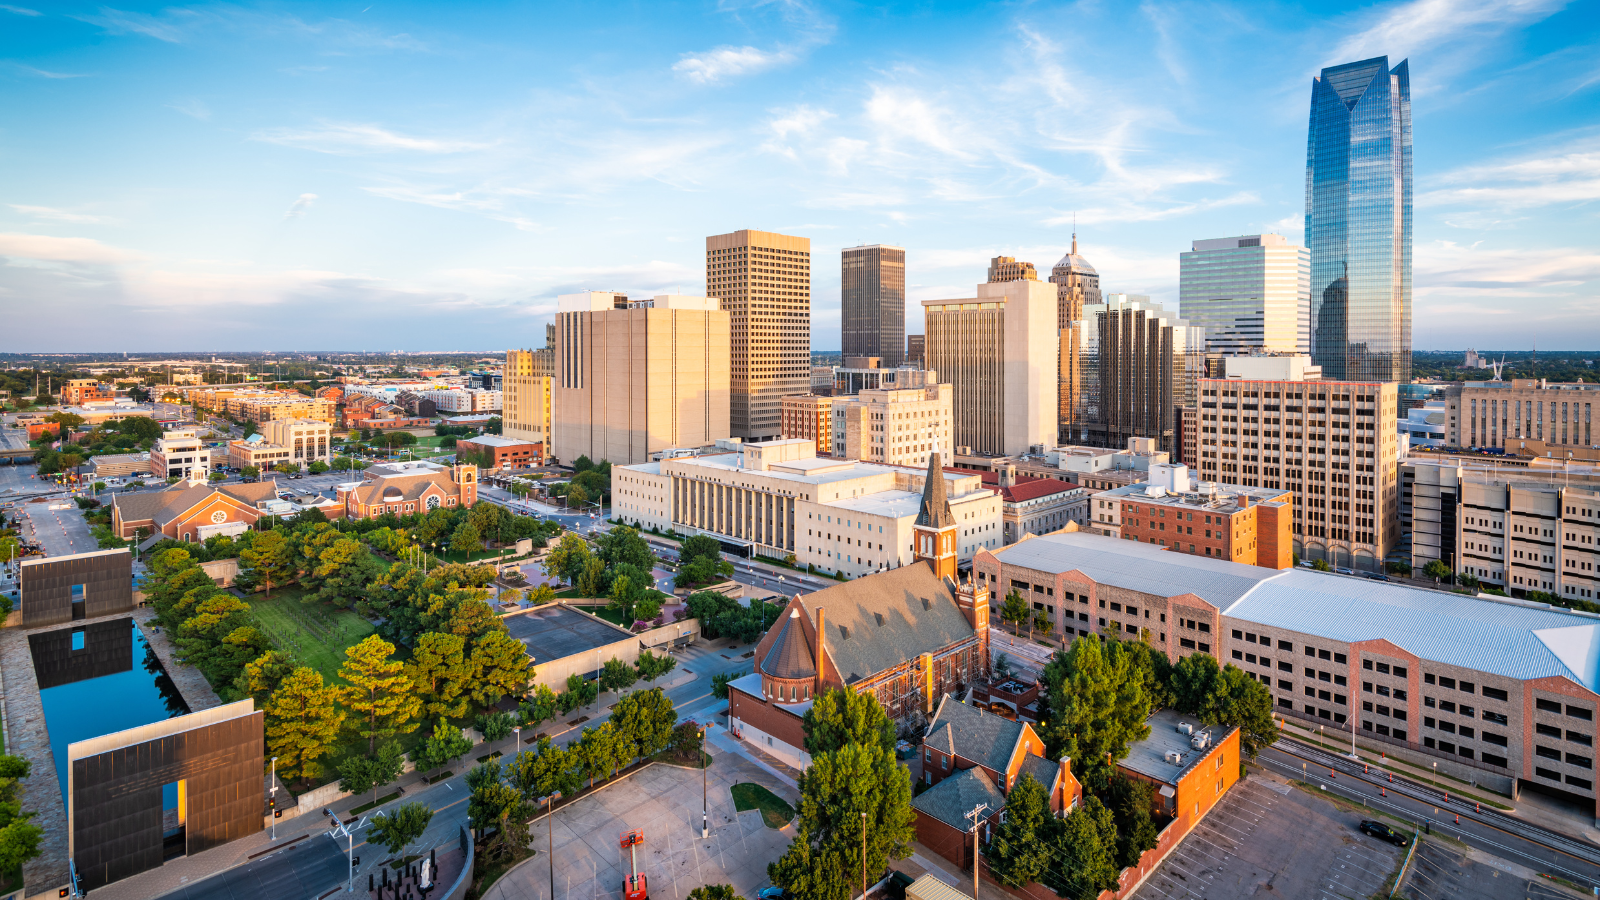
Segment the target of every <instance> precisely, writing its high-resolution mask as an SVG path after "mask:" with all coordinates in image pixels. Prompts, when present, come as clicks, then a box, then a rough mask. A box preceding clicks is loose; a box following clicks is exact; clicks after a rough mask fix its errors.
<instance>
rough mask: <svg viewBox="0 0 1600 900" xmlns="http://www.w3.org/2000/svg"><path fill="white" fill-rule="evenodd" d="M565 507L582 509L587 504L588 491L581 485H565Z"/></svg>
mask: <svg viewBox="0 0 1600 900" xmlns="http://www.w3.org/2000/svg"><path fill="white" fill-rule="evenodd" d="M566 496H567V507H568V508H569V509H580V510H581V509H583V508H584V507H585V506H588V505H589V492H588V491H586V490H584V489H583V485H581V484H577V483H573V484H570V485H568V486H567V495H566Z"/></svg>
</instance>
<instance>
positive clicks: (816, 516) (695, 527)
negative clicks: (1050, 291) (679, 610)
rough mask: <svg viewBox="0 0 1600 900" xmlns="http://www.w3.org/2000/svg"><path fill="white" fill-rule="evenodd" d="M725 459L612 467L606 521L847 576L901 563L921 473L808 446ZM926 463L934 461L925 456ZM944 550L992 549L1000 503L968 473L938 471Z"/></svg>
mask: <svg viewBox="0 0 1600 900" xmlns="http://www.w3.org/2000/svg"><path fill="white" fill-rule="evenodd" d="M721 446H722V448H724V449H726V450H727V451H728V452H726V453H721V454H713V455H706V456H692V457H679V458H668V459H663V460H661V461H660V462H655V463H649V464H646V465H636V466H626V467H618V468H613V469H612V475H611V478H612V483H613V485H615V487H616V494H617V499H616V501H615V503H614V506H613V509H614V510H615V512H614V515H616V516H618V517H620V518H622V519H626V520H627V521H629V522H630V523H635V522H636V523H638V524H639V525H640V526H641V527H643V528H649V527H652V526H654V527H657V528H661V529H663V530H665V529H667V528H672V529H674V530H676V531H677V532H678V533H679V534H695V533H700V534H709V535H711V536H713V537H715V538H717V539H718V540H720V541H722V542H723V544H724V545H725V546H730V547H740V548H743V549H744V550H745V552H747V553H748V554H749V555H751V556H767V557H773V558H776V559H783V558H784V557H785V556H788V555H790V554H793V555H794V558H795V561H796V564H798V565H800V566H806V565H815V566H816V567H817V568H818V569H819V570H821V571H823V572H828V573H833V572H842V573H844V574H845V575H846V576H849V577H856V576H859V575H866V574H868V573H871V572H878V571H882V570H884V569H892V568H895V567H897V566H904V565H907V564H909V563H910V562H911V561H912V559H913V558H914V552H915V548H914V547H913V546H912V533H913V531H914V527H913V526H914V524H915V522H916V519H917V515H918V509H919V504H920V501H921V499H922V492H923V486H924V485H925V484H926V479H927V476H926V473H925V470H921V469H918V468H915V467H909V466H888V465H882V464H879V463H873V462H857V461H854V460H842V459H828V458H824V457H819V456H817V454H816V444H815V443H813V442H812V441H809V440H787V441H767V442H765V443H760V444H738V443H734V442H732V441H727V442H724V443H723V444H722V445H721ZM927 456H928V458H930V459H932V458H935V457H934V454H933V453H928V454H927ZM943 477H944V479H945V482H946V484H947V489H946V491H945V493H946V494H947V496H948V500H949V504H950V509H951V515H952V516H953V517H954V518H953V519H952V523H953V529H952V532H951V534H952V536H953V537H952V541H953V545H952V552H953V553H955V554H957V555H958V557H959V558H960V559H970V558H971V557H972V554H973V553H974V552H976V551H977V550H978V549H980V548H983V547H999V546H1001V543H1002V537H1001V530H1000V497H999V495H997V494H996V493H995V492H994V491H991V490H989V489H987V488H984V487H983V485H982V479H981V478H980V477H979V476H978V475H977V474H976V473H974V474H971V475H966V474H960V473H954V472H947V473H943Z"/></svg>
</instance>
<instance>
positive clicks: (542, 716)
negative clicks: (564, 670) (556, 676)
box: [517, 684, 558, 728]
mask: <svg viewBox="0 0 1600 900" xmlns="http://www.w3.org/2000/svg"><path fill="white" fill-rule="evenodd" d="M557 705H558V701H557V699H556V692H555V691H552V690H550V686H549V685H547V684H541V685H539V686H538V687H536V688H534V689H533V691H532V692H531V693H529V694H528V697H527V699H526V700H525V701H523V704H522V706H521V707H520V708H519V709H518V710H517V715H518V717H519V718H520V719H521V720H522V727H524V728H533V727H534V726H536V725H538V724H539V723H541V722H544V721H545V720H547V719H553V718H555V716H556V708H557Z"/></svg>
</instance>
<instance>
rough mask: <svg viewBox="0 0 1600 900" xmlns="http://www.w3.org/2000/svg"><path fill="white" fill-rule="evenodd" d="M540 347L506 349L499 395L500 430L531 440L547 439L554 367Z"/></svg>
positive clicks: (539, 441)
mask: <svg viewBox="0 0 1600 900" xmlns="http://www.w3.org/2000/svg"><path fill="white" fill-rule="evenodd" d="M543 353H544V351H540V350H507V351H506V366H505V373H504V377H503V380H502V384H503V385H504V387H503V389H502V392H501V396H500V406H501V409H500V415H501V420H500V433H501V434H503V435H504V436H506V437H508V438H512V439H514V440H519V441H526V442H528V443H530V444H545V445H546V446H548V444H549V441H550V417H551V409H550V406H551V392H552V390H553V388H552V385H553V384H554V379H553V378H551V375H552V374H553V371H552V370H550V369H548V368H547V365H546V364H547V363H548V362H551V361H553V355H549V354H547V355H546V356H551V357H552V358H551V359H547V358H546V356H541V354H543Z"/></svg>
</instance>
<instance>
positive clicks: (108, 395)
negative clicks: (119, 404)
mask: <svg viewBox="0 0 1600 900" xmlns="http://www.w3.org/2000/svg"><path fill="white" fill-rule="evenodd" d="M115 399H117V389H116V388H115V387H113V386H112V385H109V384H101V383H100V382H99V381H98V380H96V379H93V378H74V379H72V380H71V381H68V382H67V384H66V387H63V388H62V389H61V405H62V406H82V405H84V404H85V403H89V402H91V401H99V402H104V401H107V400H115Z"/></svg>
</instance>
